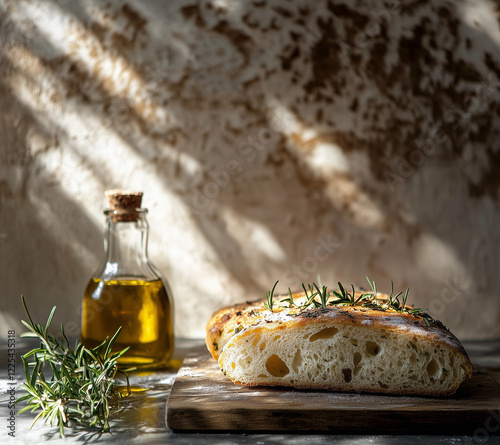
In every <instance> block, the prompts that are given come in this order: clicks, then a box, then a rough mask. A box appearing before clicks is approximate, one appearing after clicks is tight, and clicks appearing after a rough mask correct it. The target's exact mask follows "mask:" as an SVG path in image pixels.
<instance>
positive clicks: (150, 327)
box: [82, 278, 174, 368]
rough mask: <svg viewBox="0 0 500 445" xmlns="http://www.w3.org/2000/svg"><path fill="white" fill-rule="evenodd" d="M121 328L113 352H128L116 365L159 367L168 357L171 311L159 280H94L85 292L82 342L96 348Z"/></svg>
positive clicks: (170, 341)
mask: <svg viewBox="0 0 500 445" xmlns="http://www.w3.org/2000/svg"><path fill="white" fill-rule="evenodd" d="M120 326H122V331H121V333H120V335H119V336H118V338H117V340H116V342H115V345H114V348H113V351H120V350H122V349H124V348H125V347H127V346H130V350H129V351H128V352H127V354H125V355H124V356H123V357H122V358H121V359H119V363H120V364H122V365H129V364H130V365H134V366H137V367H148V368H152V367H160V366H163V365H165V364H166V363H167V362H168V360H169V359H170V357H171V356H172V352H173V346H174V335H173V325H172V308H171V304H170V300H169V298H168V294H167V291H166V289H165V286H164V285H163V283H162V281H161V280H155V281H143V280H109V281H103V280H101V279H98V278H94V279H92V280H91V281H90V283H89V284H88V286H87V289H86V290H85V294H84V301H83V325H82V342H83V343H84V344H85V345H87V346H89V347H95V346H98V345H99V344H100V343H102V341H103V340H104V339H105V338H106V337H108V336H109V337H111V336H112V335H113V334H114V332H116V330H117V329H118V328H119V327H120Z"/></svg>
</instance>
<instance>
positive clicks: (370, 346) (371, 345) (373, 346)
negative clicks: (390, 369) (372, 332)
mask: <svg viewBox="0 0 500 445" xmlns="http://www.w3.org/2000/svg"><path fill="white" fill-rule="evenodd" d="M366 352H368V354H370V355H371V356H376V355H377V354H378V353H379V352H380V346H379V345H377V343H375V342H373V341H367V342H366Z"/></svg>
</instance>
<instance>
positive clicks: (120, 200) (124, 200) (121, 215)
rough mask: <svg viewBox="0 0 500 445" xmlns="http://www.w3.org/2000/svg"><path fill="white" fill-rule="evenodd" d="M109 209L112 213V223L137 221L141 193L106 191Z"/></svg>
mask: <svg viewBox="0 0 500 445" xmlns="http://www.w3.org/2000/svg"><path fill="white" fill-rule="evenodd" d="M105 194H106V197H107V198H108V202H109V208H110V210H112V211H113V214H112V215H111V219H112V220H113V222H127V221H137V220H138V219H139V212H138V209H140V208H141V201H142V195H143V193H142V192H133V191H128V190H107V191H106V192H105Z"/></svg>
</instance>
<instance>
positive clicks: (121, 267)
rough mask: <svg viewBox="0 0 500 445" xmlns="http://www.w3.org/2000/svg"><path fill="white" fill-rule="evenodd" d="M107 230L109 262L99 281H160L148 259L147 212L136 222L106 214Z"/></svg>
mask: <svg viewBox="0 0 500 445" xmlns="http://www.w3.org/2000/svg"><path fill="white" fill-rule="evenodd" d="M105 213H106V216H107V228H106V234H105V242H104V250H105V253H106V255H105V257H106V261H105V264H104V267H103V268H101V271H100V274H99V275H100V276H99V278H101V279H103V280H105V281H109V280H122V281H128V280H145V281H152V280H157V279H159V277H158V274H157V273H156V272H155V271H154V268H153V266H152V265H151V264H150V263H149V260H148V232H149V227H148V223H147V221H146V215H145V214H146V211H145V210H143V211H141V212H138V214H137V219H135V220H134V219H132V220H126V221H123V220H120V218H117V217H116V214H114V213H113V212H108V211H107V212H105Z"/></svg>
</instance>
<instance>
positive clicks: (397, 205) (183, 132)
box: [0, 0, 500, 338]
mask: <svg viewBox="0 0 500 445" xmlns="http://www.w3.org/2000/svg"><path fill="white" fill-rule="evenodd" d="M499 11H500V7H499V5H498V3H494V2H490V1H487V0H475V1H473V0H463V1H442V0H433V1H420V0H419V1H406V2H397V1H381V0H371V1H344V2H342V1H338V0H330V1H324V0H321V1H314V2H313V1H305V0H303V1H298V0H294V1H286V0H254V1H250V0H249V1H242V0H210V1H199V2H196V1H154V2H153V1H146V2H143V1H139V0H136V1H135V0H134V1H132V0H130V1H111V2H110V1H102V2H101V1H94V0H81V1H70V0H59V1H56V0H39V1H36V2H34V1H26V0H2V1H1V2H0V43H1V46H0V51H1V52H0V200H1V201H0V249H1V250H0V283H1V285H0V323H1V325H2V326H5V325H7V326H9V327H11V328H16V329H19V330H21V327H20V325H19V319H20V318H21V317H22V315H23V313H22V309H21V305H20V301H19V295H20V294H21V293H23V294H24V295H25V296H26V298H27V300H28V303H29V304H30V306H31V307H32V312H33V315H34V316H35V317H37V318H38V319H39V320H40V322H42V321H44V319H45V317H46V316H47V314H48V310H49V308H50V307H51V306H52V305H57V306H58V313H57V316H56V319H57V321H65V323H66V324H67V325H68V329H70V330H71V331H72V333H75V334H76V333H77V332H78V329H79V322H80V310H79V305H80V301H81V297H82V293H83V290H84V288H85V286H86V283H87V281H88V279H89V278H90V276H91V274H92V272H93V271H94V269H95V268H96V267H97V264H98V263H99V261H100V259H101V256H102V233H103V225H104V218H103V215H102V211H103V209H104V208H105V207H106V202H105V199H104V191H105V190H106V189H108V188H114V187H127V188H135V189H140V190H143V191H144V192H145V198H144V205H145V207H147V208H148V209H149V211H150V214H149V222H150V225H151V237H150V257H151V258H152V260H153V261H154V263H155V264H156V265H157V267H158V269H159V270H160V271H161V272H162V274H163V276H164V277H165V278H167V279H168V280H169V282H170V284H171V287H172V289H173V291H174V296H175V305H176V333H177V335H182V336H202V335H203V332H204V324H205V322H206V321H207V319H208V317H209V316H210V315H211V313H212V312H213V311H214V310H215V309H217V308H219V307H220V306H221V305H225V304H228V303H231V302H239V301H244V300H248V299H253V298H257V297H262V296H264V294H265V291H266V290H268V289H270V288H271V287H272V285H273V283H274V282H275V281H276V280H277V279H279V280H280V284H279V289H280V290H282V291H286V289H287V287H288V286H291V287H292V288H298V287H300V283H301V282H302V281H304V282H308V281H309V282H310V281H312V280H315V279H316V278H317V275H318V274H320V276H321V280H322V282H323V283H324V284H329V285H334V284H335V283H336V282H337V281H338V280H341V281H342V282H343V283H344V284H350V283H353V284H354V285H365V284H366V283H365V276H366V275H368V276H369V277H370V278H372V279H374V280H375V281H376V282H377V283H378V288H379V289H380V290H383V291H387V290H389V289H390V281H391V280H393V281H394V284H395V288H397V289H398V290H399V289H401V290H404V289H403V288H406V287H408V286H409V287H410V289H411V290H410V297H409V299H410V301H411V302H412V303H414V304H416V305H417V306H422V307H428V308H429V310H430V313H431V314H432V315H434V316H435V317H436V318H439V319H441V320H442V321H443V322H444V323H445V324H446V325H448V326H449V327H450V328H451V329H452V330H453V331H455V332H456V333H457V334H458V335H459V336H460V337H462V338H486V337H498V336H500V323H499V321H500V299H499V290H500V274H499V273H498V265H499V255H500V254H499V252H500V231H499V229H498V227H499V226H500V206H499V200H500V197H499V182H500V180H499V178H500V175H499V173H500V164H499V162H500V146H499V144H500V135H499V132H500V51H499V49H500V25H499V20H500V12H499Z"/></svg>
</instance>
